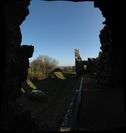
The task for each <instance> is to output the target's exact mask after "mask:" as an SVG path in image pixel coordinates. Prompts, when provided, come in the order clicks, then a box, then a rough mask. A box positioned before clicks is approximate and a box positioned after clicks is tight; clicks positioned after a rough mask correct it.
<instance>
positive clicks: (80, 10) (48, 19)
mask: <svg viewBox="0 0 126 133" xmlns="http://www.w3.org/2000/svg"><path fill="white" fill-rule="evenodd" d="M29 11H30V14H29V15H28V16H27V17H26V20H25V21H24V22H23V23H22V24H21V26H20V27H21V32H22V44H27V45H34V48H35V50H34V54H33V57H32V58H30V61H32V60H34V59H35V58H36V57H37V56H38V55H48V56H49V57H52V58H54V59H56V60H58V62H59V66H64V65H74V63H75V60H74V49H75V48H77V49H79V50H80V54H81V57H82V59H83V60H86V59H87V58H93V57H94V58H95V57H97V56H98V53H99V51H100V40H99V33H100V30H101V29H102V27H103V26H104V25H103V24H102V23H103V21H104V18H103V17H102V14H101V11H100V10H99V9H98V8H94V4H93V2H78V3H75V2H69V1H66V2H65V1H59V2H58V1H52V2H49V1H41V0H32V1H31V4H30V6H29Z"/></svg>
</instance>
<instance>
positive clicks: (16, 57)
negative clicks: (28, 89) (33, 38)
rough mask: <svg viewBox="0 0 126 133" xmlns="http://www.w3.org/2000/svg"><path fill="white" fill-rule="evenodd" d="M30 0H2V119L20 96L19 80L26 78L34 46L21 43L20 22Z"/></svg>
mask: <svg viewBox="0 0 126 133" xmlns="http://www.w3.org/2000/svg"><path fill="white" fill-rule="evenodd" d="M29 4H30V0H20V1H12V2H11V1H6V0H5V1H4V3H3V10H4V11H3V13H4V15H3V16H4V25H5V36H4V37H5V42H4V44H5V46H6V47H5V61H4V77H3V79H4V80H3V81H4V83H3V88H2V90H1V91H2V101H1V114H2V120H7V119H9V117H10V115H13V113H14V111H15V109H16V98H17V97H19V96H20V88H21V82H22V81H24V80H25V79H26V78H27V69H28V67H29V59H28V58H30V57H31V56H32V53H33V50H34V47H33V46H31V45H29V46H27V45H22V46H21V41H22V35H21V31H20V24H21V23H22V22H23V21H24V20H25V17H26V16H27V15H28V14H29V10H28V5H29Z"/></svg>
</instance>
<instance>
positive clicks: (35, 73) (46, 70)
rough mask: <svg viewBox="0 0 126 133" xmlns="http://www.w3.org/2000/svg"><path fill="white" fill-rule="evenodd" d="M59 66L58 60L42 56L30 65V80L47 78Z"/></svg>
mask: <svg viewBox="0 0 126 133" xmlns="http://www.w3.org/2000/svg"><path fill="white" fill-rule="evenodd" d="M57 65H58V61H57V60H55V59H53V58H51V57H49V56H45V55H40V56H38V57H37V58H36V59H35V60H34V61H32V62H31V63H30V67H29V70H28V78H37V79H43V78H46V77H47V76H48V75H49V74H50V72H51V71H52V70H53V69H54V68H56V67H57Z"/></svg>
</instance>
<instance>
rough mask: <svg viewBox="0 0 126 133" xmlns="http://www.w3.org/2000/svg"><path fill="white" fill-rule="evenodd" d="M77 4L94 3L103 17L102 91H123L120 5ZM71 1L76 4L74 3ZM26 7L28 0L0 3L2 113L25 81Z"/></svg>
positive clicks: (104, 2)
mask: <svg viewBox="0 0 126 133" xmlns="http://www.w3.org/2000/svg"><path fill="white" fill-rule="evenodd" d="M73 1H74V0H73ZM80 1H94V6H95V7H97V8H99V9H100V10H101V11H102V14H103V16H104V17H105V18H106V21H105V22H104V23H105V27H104V28H103V29H102V30H101V33H100V35H99V37H100V41H101V50H102V54H101V55H100V60H99V69H98V71H99V75H98V77H100V78H98V82H99V85H100V86H104V87H105V88H106V87H108V86H109V87H112V88H113V89H115V88H116V89H123V76H122V65H123V64H122V44H120V40H121V39H122V34H121V29H123V25H122V23H121V21H120V20H122V19H123V18H122V17H121V15H120V14H121V13H122V12H121V10H117V9H118V6H120V7H121V4H120V3H118V2H116V1H115V2H114V3H113V2H112V1H109V0H108V1H107V0H103V1H101V0H80ZM74 2H78V1H76V0H75V1H74ZM29 4H30V0H18V1H17V0H10V1H7V0H5V1H4V2H3V7H4V8H3V9H4V23H5V29H4V30H5V35H4V37H5V44H6V55H5V62H4V63H5V64H4V66H5V67H4V73H3V74H4V75H3V77H4V82H5V84H4V86H3V89H2V107H3V112H4V111H5V110H8V109H9V104H11V102H10V101H12V103H13V101H15V99H16V97H18V95H17V94H18V90H19V88H20V87H21V82H22V81H23V80H25V78H26V76H27V68H28V65H29V62H28V58H29V57H31V56H32V53H33V47H32V46H30V47H28V46H23V47H22V46H21V40H22V35H21V31H20V24H21V23H22V22H23V21H24V20H25V17H26V16H27V15H28V14H29V10H28V5H29ZM117 5H118V6H117ZM115 14H116V16H115ZM22 53H23V54H22ZM24 53H29V54H28V55H27V54H24ZM115 66H116V67H115ZM10 90H11V91H10ZM123 92H124V95H125V94H126V92H125V90H123ZM12 112H13V111H12ZM3 116H4V115H3ZM4 117H5V116H4Z"/></svg>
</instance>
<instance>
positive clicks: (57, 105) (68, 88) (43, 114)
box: [20, 74, 79, 131]
mask: <svg viewBox="0 0 126 133" xmlns="http://www.w3.org/2000/svg"><path fill="white" fill-rule="evenodd" d="M65 77H67V79H66V80H59V79H52V78H47V79H44V80H40V81H36V82H35V84H36V85H37V86H38V88H39V89H40V90H43V91H44V92H45V94H46V97H43V99H42V100H41V101H39V102H38V101H32V100H30V99H29V98H28V97H27V95H26V96H25V95H24V96H22V97H21V98H20V102H21V103H23V109H24V110H31V112H32V116H33V117H35V118H38V120H39V127H40V130H46V131H48V130H51V131H52V130H57V129H58V128H59V126H60V124H61V122H62V120H63V117H64V114H65V113H66V110H67V108H68V105H69V102H70V100H71V98H72V95H73V88H74V87H75V86H76V87H77V86H78V84H79V82H78V81H79V79H76V78H75V77H73V75H67V74H66V75H65Z"/></svg>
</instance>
